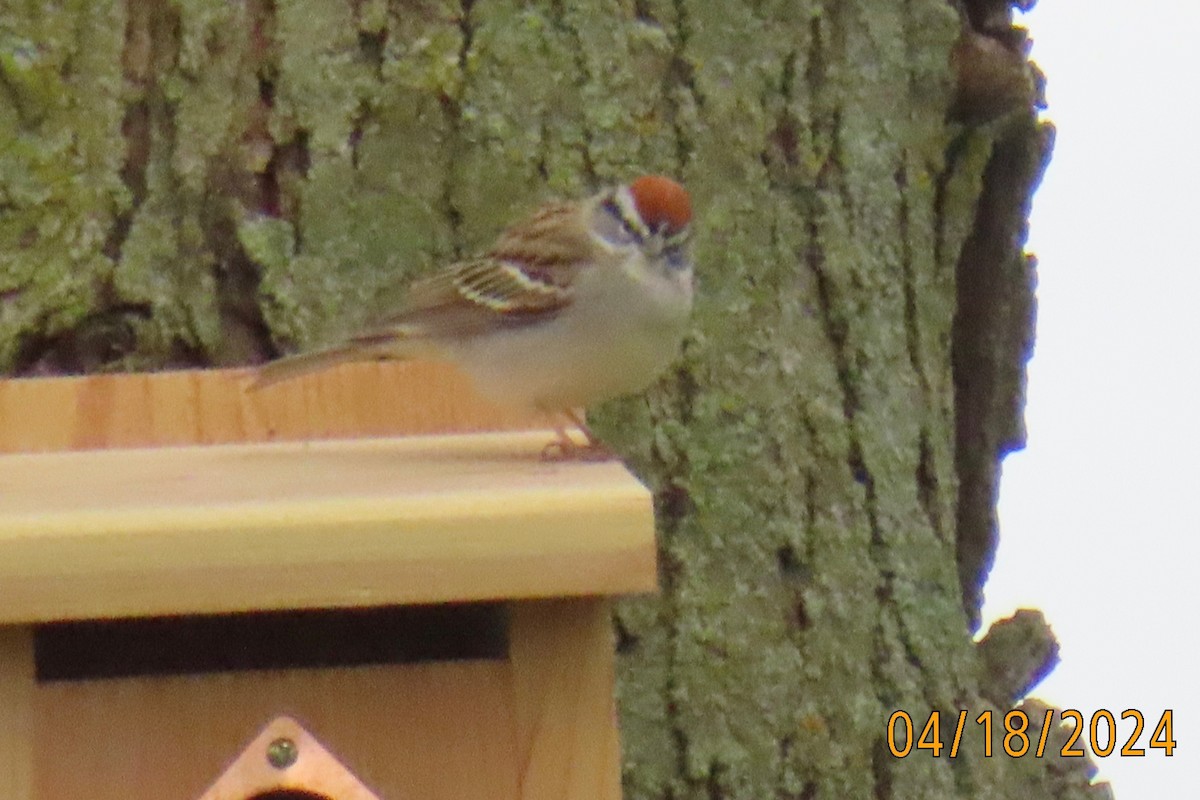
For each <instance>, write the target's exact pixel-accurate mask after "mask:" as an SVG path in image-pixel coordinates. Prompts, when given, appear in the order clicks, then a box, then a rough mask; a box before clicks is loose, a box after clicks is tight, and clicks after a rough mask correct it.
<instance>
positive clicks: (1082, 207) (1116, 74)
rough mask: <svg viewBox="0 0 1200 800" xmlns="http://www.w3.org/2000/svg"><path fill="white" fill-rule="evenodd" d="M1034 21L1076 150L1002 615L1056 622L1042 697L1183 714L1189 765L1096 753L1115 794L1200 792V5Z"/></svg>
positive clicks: (1100, 5)
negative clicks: (1199, 720)
mask: <svg viewBox="0 0 1200 800" xmlns="http://www.w3.org/2000/svg"><path fill="white" fill-rule="evenodd" d="M1022 24H1024V25H1026V26H1027V27H1029V28H1030V29H1031V32H1032V35H1033V37H1034V40H1035V45H1034V50H1033V55H1034V59H1035V60H1036V61H1037V62H1038V63H1039V64H1040V65H1041V67H1042V68H1043V70H1044V71H1045V72H1046V73H1047V75H1048V79H1049V89H1048V97H1049V101H1050V108H1049V109H1048V110H1047V112H1046V116H1047V118H1049V119H1050V120H1052V121H1053V122H1054V123H1055V125H1056V126H1057V127H1058V140H1057V144H1056V146H1055V152H1054V158H1053V161H1052V162H1051V165H1050V168H1049V170H1048V172H1047V175H1046V178H1045V181H1044V182H1043V184H1042V188H1041V190H1040V191H1039V192H1038V194H1037V196H1036V198H1035V200H1034V210H1033V220H1032V232H1031V239H1030V243H1029V247H1030V250H1032V251H1033V252H1035V253H1036V254H1037V255H1038V257H1039V261H1040V266H1039V270H1038V272H1039V286H1038V304H1039V313H1038V331H1037V346H1036V351H1035V354H1034V358H1033V361H1032V362H1031V364H1030V367H1029V395H1028V398H1029V402H1028V406H1027V410H1026V420H1027V423H1028V431H1029V444H1028V447H1027V449H1026V450H1025V451H1024V452H1021V453H1017V454H1014V455H1012V456H1010V457H1009V458H1008V460H1007V461H1006V462H1005V467H1004V478H1003V482H1002V486H1001V499H1000V518H1001V522H1000V525H1001V530H1000V536H1001V542H1000V550H999V555H998V558H997V561H996V567H995V569H994V570H993V572H992V576H991V579H990V580H989V582H988V584H987V586H986V587H985V588H986V592H987V603H986V605H985V608H984V615H985V622H986V621H990V620H992V619H995V618H998V617H1003V616H1007V615H1008V614H1010V613H1012V611H1013V610H1014V609H1015V608H1018V607H1022V606H1032V607H1037V608H1041V609H1042V610H1044V611H1045V613H1046V616H1047V617H1048V619H1049V621H1050V623H1051V625H1052V626H1053V628H1054V630H1055V632H1056V633H1057V635H1058V638H1059V640H1060V642H1061V644H1062V663H1061V664H1060V666H1059V667H1058V669H1057V670H1055V672H1054V673H1052V674H1051V676H1050V677H1049V678H1047V679H1046V680H1045V681H1044V682H1043V683H1042V684H1041V686H1039V687H1038V688H1037V689H1035V690H1034V692H1033V694H1034V695H1035V696H1037V697H1041V698H1043V699H1045V700H1048V701H1049V702H1051V703H1054V704H1055V705H1058V706H1061V707H1071V708H1077V709H1079V710H1080V712H1082V713H1083V715H1084V718H1085V719H1088V718H1090V717H1091V715H1092V713H1093V712H1094V711H1096V710H1097V709H1099V708H1107V709H1108V710H1110V711H1112V712H1113V715H1114V716H1116V717H1118V719H1119V716H1120V712H1121V711H1123V710H1124V709H1127V708H1136V709H1138V710H1139V711H1141V712H1142V713H1143V714H1144V715H1145V717H1146V720H1147V725H1148V726H1152V725H1153V724H1154V723H1155V722H1157V721H1158V719H1159V717H1160V716H1161V715H1162V712H1163V710H1164V709H1167V708H1169V709H1173V710H1174V715H1175V731H1174V734H1175V739H1176V741H1177V743H1178V748H1177V750H1176V751H1175V753H1176V754H1175V755H1174V756H1173V757H1171V758H1166V757H1164V756H1163V755H1162V752H1161V751H1155V750H1147V755H1146V757H1145V758H1132V757H1120V756H1118V755H1116V754H1115V751H1114V755H1111V756H1109V757H1108V758H1106V759H1099V760H1098V763H1099V766H1100V771H1101V776H1102V777H1106V778H1108V779H1109V780H1111V782H1112V784H1113V789H1114V792H1115V795H1116V798H1117V800H1171V799H1172V798H1181V799H1182V798H1190V797H1200V790H1198V789H1197V788H1196V787H1197V785H1198V783H1200V769H1198V767H1200V759H1197V757H1196V753H1197V752H1200V738H1198V737H1200V733H1198V732H1197V726H1196V723H1195V720H1196V717H1197V713H1198V712H1200V686H1198V681H1200V632H1198V630H1197V626H1200V619H1197V617H1198V614H1197V612H1200V511H1198V510H1197V508H1196V507H1195V503H1196V502H1197V499H1200V452H1198V449H1200V448H1198V446H1200V421H1198V414H1200V258H1198V257H1197V249H1198V248H1200V201H1198V200H1197V196H1198V193H1200V155H1198V153H1200V86H1198V84H1200V46H1198V45H1197V36H1198V32H1200V4H1193V3H1185V2H1157V3H1153V2H1151V3H1130V2H1117V0H1088V2H1082V1H1081V0H1042V2H1041V3H1040V4H1039V5H1038V7H1037V8H1036V9H1035V10H1034V11H1033V12H1031V13H1030V14H1028V15H1026V16H1025V17H1024V19H1023V22H1022ZM1151 730H1152V728H1150V727H1148V728H1147V730H1146V731H1144V732H1143V734H1142V737H1141V739H1140V740H1139V741H1138V742H1137V746H1139V747H1146V744H1147V741H1148V739H1149V736H1150V731H1151ZM1117 732H1118V736H1119V740H1120V741H1119V742H1118V745H1117V750H1119V749H1120V745H1121V744H1122V743H1123V742H1124V741H1125V739H1126V738H1128V736H1129V735H1130V734H1131V733H1132V723H1130V722H1124V723H1118V728H1117Z"/></svg>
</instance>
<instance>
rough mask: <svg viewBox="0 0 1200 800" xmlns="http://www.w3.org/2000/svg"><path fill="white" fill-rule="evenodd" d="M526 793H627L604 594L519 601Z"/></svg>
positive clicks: (567, 798)
mask: <svg viewBox="0 0 1200 800" xmlns="http://www.w3.org/2000/svg"><path fill="white" fill-rule="evenodd" d="M509 635H510V639H511V642H512V644H511V649H510V655H509V657H510V658H511V659H512V665H513V675H514V680H515V683H514V691H515V697H516V703H515V707H516V711H517V743H518V752H519V753H520V754H521V763H522V764H523V768H522V771H521V797H522V799H523V800H600V799H601V798H603V800H620V797H621V769H620V762H621V746H620V740H619V738H618V733H617V709H616V705H615V701H614V699H613V682H614V680H615V679H616V676H615V667H614V663H613V635H612V617H611V614H610V610H609V604H608V602H607V601H605V600H596V601H595V602H591V603H584V602H578V601H570V600H545V601H539V602H527V603H517V604H515V605H514V606H513V610H512V627H511V629H510V634H509Z"/></svg>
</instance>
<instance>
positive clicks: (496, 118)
mask: <svg viewBox="0 0 1200 800" xmlns="http://www.w3.org/2000/svg"><path fill="white" fill-rule="evenodd" d="M972 36H974V37H976V38H974V39H971V38H965V37H972ZM980 37H982V38H980ZM964 41H966V42H968V43H971V42H974V43H976V44H978V45H979V46H978V47H975V48H974V49H972V48H971V47H967V48H965V49H962V44H961V43H962V42H964ZM956 42H959V43H960V44H959V45H958V46H959V48H960V49H959V50H956V49H955V48H956ZM1021 45H1022V40H1021V37H1020V35H1019V34H1014V33H1013V32H1012V30H1011V22H1010V21H1009V8H1008V4H1007V3H1005V2H989V1H988V0H977V1H976V2H964V3H958V4H952V3H948V2H946V0H905V1H904V2H900V3H896V2H890V1H889V0H855V1H850V2H842V1H841V0H824V2H818V0H812V1H811V2H756V1H755V0H737V1H736V2H732V1H731V2H721V3H716V2H710V1H709V0H587V1H586V2H583V1H582V0H581V2H569V1H568V0H531V1H530V2H516V0H461V2H445V0H404V1H403V2H401V1H400V0H393V1H392V2H385V1H384V0H355V1H353V2H329V0H245V2H241V3H210V2H203V1H202V0H174V1H171V0H147V1H146V2H141V1H140V0H139V1H138V2H133V1H132V0H130V1H128V2H120V1H119V0H94V1H91V2H68V3H60V4H54V5H51V4H43V3H33V2H17V3H14V4H9V5H8V6H6V7H5V8H3V9H0V369H5V370H6V371H8V372H10V373H13V374H18V375H40V374H57V373H61V372H78V371H93V370H118V369H119V370H128V369H145V368H161V367H167V366H208V365H229V364H239V363H246V362H253V361H261V360H263V359H266V358H269V357H272V356H274V355H277V354H278V353H280V352H282V351H287V350H291V349H294V348H298V347H305V346H311V345H314V344H317V343H319V342H322V341H326V340H328V339H330V338H332V337H334V336H336V335H337V334H338V333H340V332H342V331H344V330H347V329H352V328H354V327H355V326H356V325H357V324H359V323H361V322H362V321H363V319H364V317H365V315H366V313H367V312H366V310H367V309H377V308H379V307H380V306H381V305H383V304H385V303H386V299H387V298H388V297H389V296H391V290H392V289H394V288H395V287H397V286H399V285H401V284H403V283H404V282H406V280H407V279H408V278H409V277H411V276H413V275H416V274H419V273H420V272H422V271H423V270H425V269H427V268H429V267H430V266H432V265H434V264H437V263H443V262H446V261H449V260H451V259H453V258H455V257H457V256H461V255H465V254H468V253H470V252H472V251H473V250H475V249H476V248H479V247H482V246H484V245H486V244H487V243H488V242H489V241H490V240H491V238H492V237H494V236H495V234H496V233H497V232H498V231H499V229H500V228H501V227H502V226H503V225H504V224H505V222H506V221H508V220H509V219H511V218H512V217H513V216H514V214H515V213H516V212H518V211H520V210H524V209H528V208H531V207H532V206H533V205H534V204H535V203H536V202H537V201H540V200H543V199H546V198H548V197H550V196H554V195H577V194H580V193H583V192H585V191H589V190H591V189H594V188H595V187H597V186H599V185H602V184H606V183H609V182H613V181H617V180H623V179H628V178H630V177H632V176H634V175H636V174H638V173H641V172H647V171H662V172H667V173H670V174H673V175H676V176H678V177H680V178H681V179H682V180H683V181H684V182H685V184H686V185H687V186H688V187H689V189H690V190H691V192H692V194H693V197H694V202H695V207H696V209H697V220H696V228H697V231H696V236H695V245H696V246H695V255H696V258H697V262H698V267H699V282H700V283H699V296H698V307H697V310H696V315H695V325H694V329H693V333H692V335H691V336H690V338H689V339H688V341H687V343H686V346H685V349H684V354H683V357H682V358H681V360H680V362H679V364H678V366H677V367H676V368H675V369H674V370H673V371H672V372H671V374H669V375H668V376H666V377H665V378H664V379H663V380H662V382H661V383H660V384H659V385H658V386H657V387H655V388H654V389H653V390H652V391H651V392H649V393H648V394H647V395H646V396H643V397H637V398H629V399H625V400H621V401H616V402H614V403H611V404H609V405H608V406H606V407H605V408H603V409H599V410H598V411H597V413H596V415H595V419H596V425H597V428H598V430H600V431H601V432H602V433H603V435H604V436H605V438H606V439H607V440H608V441H609V442H611V443H612V444H613V446H614V447H615V448H616V449H617V450H618V451H619V452H621V453H622V454H623V455H624V456H625V457H626V458H627V460H628V461H629V463H630V464H631V465H632V467H633V468H634V470H635V471H636V472H637V473H638V474H639V475H641V476H642V477H643V479H644V480H645V481H646V482H647V483H648V484H649V485H650V486H651V487H652V488H653V490H654V492H655V496H656V498H657V509H658V516H659V521H660V548H661V564H662V581H661V582H662V594H661V596H659V597H657V598H652V599H638V600H633V601H629V602H626V603H624V604H623V605H622V606H621V607H620V610H619V611H618V613H617V617H616V626H617V632H618V644H619V649H620V652H621V662H620V687H619V700H620V710H621V721H622V731H623V737H624V747H625V764H624V775H625V785H626V791H627V795H628V796H629V797H630V798H682V797H707V798H729V799H730V800H733V799H734V798H738V799H740V798H747V800H749V799H750V798H755V799H757V798H764V797H779V798H803V799H804V800H813V799H815V798H860V797H861V798H868V797H871V798H910V797H912V798H915V797H921V798H939V797H979V798H983V797H987V798H1009V797H1011V798H1028V797H1030V796H1036V797H1056V798H1083V797H1094V796H1103V792H1104V789H1102V788H1089V787H1087V785H1086V784H1087V781H1086V769H1087V767H1086V765H1084V764H1077V765H1076V766H1071V765H1070V764H1067V765H1066V766H1064V762H1061V761H1059V760H1057V759H1053V758H1046V759H1035V758H1033V757H1032V756H1027V757H1025V758H1020V759H1015V758H1009V757H1006V756H1000V757H994V758H985V757H983V756H982V755H981V745H982V742H981V741H979V740H980V738H981V736H980V733H979V730H978V729H974V730H971V729H969V730H968V731H967V733H966V736H967V737H968V738H970V736H971V734H972V733H974V734H975V736H974V739H973V740H972V741H971V742H970V744H971V745H973V746H968V747H965V748H964V753H962V754H960V755H959V756H958V757H957V758H956V759H950V758H948V757H946V756H944V755H943V756H942V757H937V758H933V757H930V756H929V755H928V753H927V752H922V753H919V754H917V753H914V754H913V755H909V756H908V757H905V758H896V757H893V756H892V755H891V754H890V752H889V750H888V747H887V741H886V737H885V725H886V723H887V721H888V718H889V715H890V714H891V713H892V711H894V710H896V709H904V710H906V711H907V712H909V714H910V715H911V716H912V718H913V720H914V723H915V724H917V725H918V732H919V726H920V725H921V724H922V723H923V722H924V721H925V720H927V719H928V718H929V715H930V713H931V712H932V711H935V710H936V711H941V712H942V713H943V714H944V715H947V716H951V717H952V716H953V715H954V714H956V713H957V710H958V709H966V710H967V711H968V714H969V716H970V718H971V719H972V720H973V719H974V718H975V716H976V715H978V714H980V713H982V712H984V711H985V710H988V709H992V710H994V711H998V712H1003V711H1005V710H1007V707H1006V703H1007V705H1008V706H1011V704H1012V703H1013V702H1016V701H1017V700H1018V699H1019V693H1023V692H1024V690H1025V689H1027V688H1028V687H1026V686H1021V687H1018V688H1017V689H1011V690H1008V691H993V689H995V686H989V684H988V678H987V676H988V675H989V674H991V673H990V672H988V671H987V670H985V669H984V668H983V666H982V661H981V658H980V655H979V653H978V651H977V647H976V646H975V645H974V644H973V642H972V638H971V630H972V629H973V628H974V627H975V626H976V625H977V623H978V610H979V596H980V595H979V593H980V589H981V586H982V582H983V579H984V577H985V576H986V571H987V568H988V566H989V565H990V560H991V557H992V553H993V551H994V548H995V539H996V535H995V532H996V522H995V514H994V508H995V496H996V475H997V469H998V463H999V459H1000V458H1001V457H1002V455H1003V453H1004V452H1006V450H1007V449H1011V448H1012V447H1016V446H1019V445H1020V444H1021V436H1022V434H1021V425H1020V417H1021V408H1022V402H1023V401H1022V390H1023V380H1024V362H1025V359H1026V358H1027V356H1028V352H1029V347H1030V345H1031V341H1032V333H1031V332H1032V315H1033V280H1034V279H1033V265H1032V262H1031V260H1030V259H1029V258H1028V257H1026V256H1025V255H1024V254H1023V253H1022V249H1021V245H1022V243H1023V241H1024V220H1025V218H1026V215H1027V211H1028V202H1029V196H1030V194H1031V193H1032V191H1033V188H1034V186H1035V184H1036V182H1037V180H1038V177H1039V176H1040V172H1041V169H1042V167H1043V166H1044V164H1045V161H1046V159H1047V157H1048V152H1049V146H1050V138H1051V136H1050V134H1051V131H1050V129H1049V128H1048V126H1045V125H1044V124H1042V123H1039V122H1037V121H1036V117H1035V112H1034V110H1033V109H1032V107H1031V101H1032V95H1031V93H1030V91H1025V89H1023V88H1022V87H1024V86H1025V83H1028V82H1029V72H1028V68H1027V67H1026V65H1025V59H1024V56H1023V54H1022V51H1021ZM952 53H954V54H956V55H955V58H956V59H957V60H956V62H955V66H956V68H957V71H958V72H957V74H958V75H959V84H958V94H957V95H956V93H955V92H956V90H955V82H954V74H955V73H954V71H953V70H952V69H951V57H952ZM980 54H982V55H980ZM997 54H998V55H997ZM993 56H996V58H998V63H1000V64H1001V67H1002V69H1001V70H1000V71H1001V72H1003V73H1004V74H1003V75H1002V76H1001V78H1000V79H999V80H1002V81H1007V82H1006V83H1004V85H1003V88H1004V91H994V92H993V91H992V89H994V88H995V87H996V86H997V85H998V84H997V83H996V81H995V80H992V82H991V83H989V76H991V75H993V74H994V72H995V71H994V70H991V69H990V67H987V65H988V64H989V63H990V62H988V59H989V58H992V57H993ZM1014 59H1015V60H1014ZM978 64H983V65H984V67H980V68H979V69H978V70H975V71H972V70H974V67H972V66H970V65H978ZM1014 64H1015V66H1014ZM964 65H966V66H964ZM1005 70H1007V72H1004V71H1005ZM1014 75H1016V76H1018V77H1017V78H1016V79H1013V76H1014ZM1005 76H1007V77H1005ZM1022 81H1025V83H1022ZM981 85H982V86H983V87H984V88H983V89H982V90H981V89H980V88H979V86H981ZM989 87H990V88H989ZM1014 87H1015V89H1014V91H1012V92H1009V91H1008V90H1009V89H1013V88H1014ZM1010 95H1011V96H1010ZM980 98H982V99H983V100H984V101H986V102H977V101H979V100H980ZM997 98H999V101H998V100H997ZM360 309H362V311H360ZM1035 627H1036V626H1035ZM1042 630H1043V631H1044V625H1043V627H1042ZM1034 649H1035V650H1036V651H1037V653H1038V655H1037V657H1038V658H1044V657H1045V655H1046V648H1044V647H1043V648H1041V649H1037V648H1034ZM1013 657H1014V658H1020V656H1019V655H1014V656H1013ZM1001 660H1003V659H1002V658H1001ZM989 663H991V662H990V661H989ZM1016 671H1017V672H1018V673H1020V672H1021V670H1020V669H1018V670H1016ZM1034 671H1035V672H1036V670H1034ZM1006 685H1007V684H1006ZM1014 693H1017V694H1016V695H1015V696H1014ZM1002 701H1006V702H1002ZM997 727H998V728H999V730H1000V734H1002V733H1003V726H1002V725H997ZM995 740H996V741H997V742H999V741H1001V736H1000V735H997V736H996V737H995Z"/></svg>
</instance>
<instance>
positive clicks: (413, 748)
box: [5, 660, 549, 800]
mask: <svg viewBox="0 0 1200 800" xmlns="http://www.w3.org/2000/svg"><path fill="white" fill-rule="evenodd" d="M281 714H286V715H288V716H290V717H293V718H295V719H296V720H297V721H299V722H300V723H301V724H302V725H303V726H304V727H305V728H306V729H307V730H309V731H310V732H311V733H312V734H313V735H314V736H316V737H317V738H318V739H319V740H320V741H321V743H322V745H323V746H325V747H326V748H328V749H329V751H330V752H332V753H334V754H335V755H337V757H338V759H339V760H340V761H341V762H342V763H343V764H345V765H346V767H347V769H349V770H350V771H351V772H352V773H353V774H354V775H355V776H357V778H358V779H359V780H361V781H362V783H363V784H365V785H366V786H368V787H370V788H371V790H372V791H373V792H375V793H376V794H378V795H379V797H380V798H382V800H405V799H406V798H413V799H414V800H415V798H421V800H462V798H468V797H469V798H479V800H516V798H517V797H519V789H518V785H519V782H518V770H519V766H520V759H519V758H518V756H517V754H516V752H515V750H514V736H513V729H514V715H515V712H514V710H513V706H512V691H511V673H510V667H509V665H508V663H507V662H506V661H502V660H498V661H473V662H457V663H445V662H437V663H429V664H418V665H405V666H377V667H353V668H341V669H324V670H272V671H261V672H234V673H215V674H205V675H192V676H175V677H162V676H159V677H149V678H129V679H120V680H107V681H83V682H74V681H71V682H64V683H47V684H42V685H41V686H39V688H38V693H37V717H36V722H37V724H36V734H37V742H38V748H37V754H36V758H35V767H36V768H35V775H36V794H35V795H34V796H35V797H37V798H39V800H42V799H44V800H62V799H64V798H88V800H196V799H197V798H199V797H200V796H201V795H202V794H203V793H204V791H205V790H206V788H207V787H209V786H211V785H212V784H213V782H214V781H215V780H216V779H217V778H218V777H219V776H220V775H221V774H222V773H223V772H224V771H225V769H226V768H227V767H228V765H229V764H230V763H231V762H232V761H233V760H234V759H235V758H236V757H237V755H238V753H240V752H241V751H242V749H243V748H245V747H246V744H247V742H249V741H250V740H251V739H253V737H254V736H255V734H256V733H258V731H260V730H261V729H262V728H263V726H264V725H266V724H267V723H268V722H269V721H270V720H272V719H274V718H276V717H277V716H279V715H281ZM5 800H8V798H7V797H6V798H5ZM238 800H243V799H242V798H239V799H238ZM547 800H549V798H547Z"/></svg>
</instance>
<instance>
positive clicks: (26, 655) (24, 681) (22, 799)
mask: <svg viewBox="0 0 1200 800" xmlns="http://www.w3.org/2000/svg"><path fill="white" fill-rule="evenodd" d="M33 698H34V668H33V635H32V631H31V630H30V629H29V628H25V627H0V797H3V798H5V800H31V798H33V797H34V794H33V749H34V742H33Z"/></svg>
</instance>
